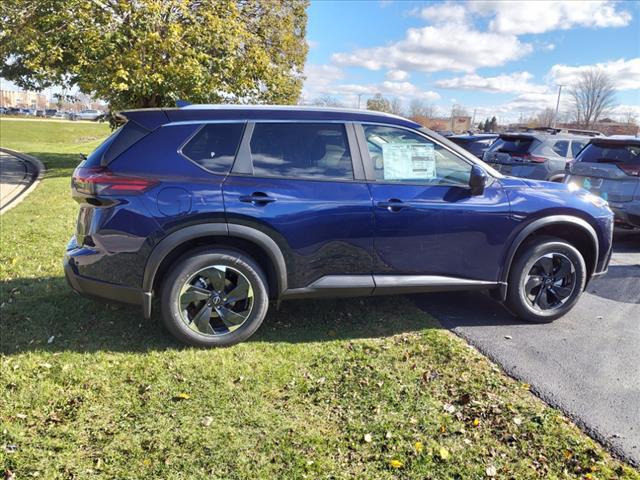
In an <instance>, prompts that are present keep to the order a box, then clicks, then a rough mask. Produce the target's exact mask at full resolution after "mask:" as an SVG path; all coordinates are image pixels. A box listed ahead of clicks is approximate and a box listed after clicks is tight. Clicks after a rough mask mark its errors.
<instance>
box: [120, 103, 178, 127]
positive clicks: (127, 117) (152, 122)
mask: <svg viewBox="0 0 640 480" xmlns="http://www.w3.org/2000/svg"><path fill="white" fill-rule="evenodd" d="M115 117H116V120H117V121H119V122H122V123H124V122H127V121H128V122H134V123H137V124H138V125H139V126H141V127H142V128H144V129H145V130H149V131H152V130H155V129H156V128H158V127H160V126H162V125H164V124H166V123H169V117H168V116H167V114H166V112H165V111H164V110H163V109H161V108H141V109H136V110H125V111H123V112H118V113H116V115H115Z"/></svg>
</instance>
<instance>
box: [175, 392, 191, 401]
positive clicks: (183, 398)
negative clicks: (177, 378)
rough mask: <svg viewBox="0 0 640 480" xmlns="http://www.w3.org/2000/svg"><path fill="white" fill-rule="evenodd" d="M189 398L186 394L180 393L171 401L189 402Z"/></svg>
mask: <svg viewBox="0 0 640 480" xmlns="http://www.w3.org/2000/svg"><path fill="white" fill-rule="evenodd" d="M190 398H191V395H189V394H188V393H184V392H180V393H179V394H177V395H176V396H175V397H173V399H174V400H176V401H180V400H189V399H190Z"/></svg>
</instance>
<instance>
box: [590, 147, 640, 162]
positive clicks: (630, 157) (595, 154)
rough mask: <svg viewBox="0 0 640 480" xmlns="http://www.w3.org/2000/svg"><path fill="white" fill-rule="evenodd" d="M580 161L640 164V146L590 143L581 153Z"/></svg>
mask: <svg viewBox="0 0 640 480" xmlns="http://www.w3.org/2000/svg"><path fill="white" fill-rule="evenodd" d="M578 161H579V162H589V163H629V164H640V145H624V144H619V143H618V144H613V143H609V144H606V143H604V144H594V143H590V144H589V145H587V146H586V147H585V148H584V150H582V151H581V152H580V155H579V156H578Z"/></svg>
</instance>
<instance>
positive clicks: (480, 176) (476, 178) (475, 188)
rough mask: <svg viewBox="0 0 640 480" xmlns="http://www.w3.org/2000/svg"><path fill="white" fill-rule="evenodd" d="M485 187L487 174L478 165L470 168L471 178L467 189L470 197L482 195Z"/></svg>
mask: <svg viewBox="0 0 640 480" xmlns="http://www.w3.org/2000/svg"><path fill="white" fill-rule="evenodd" d="M486 185H487V174H486V173H485V171H484V170H483V169H482V168H480V167H479V166H478V165H474V166H473V167H471V177H469V188H470V189H471V195H472V196H476V195H482V194H483V193H484V187H485V186H486Z"/></svg>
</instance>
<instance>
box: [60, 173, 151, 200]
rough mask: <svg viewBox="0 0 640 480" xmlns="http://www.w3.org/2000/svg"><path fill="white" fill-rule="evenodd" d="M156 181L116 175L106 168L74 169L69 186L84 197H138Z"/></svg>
mask: <svg viewBox="0 0 640 480" xmlns="http://www.w3.org/2000/svg"><path fill="white" fill-rule="evenodd" d="M157 184H158V181H157V180H153V179H149V178H142V177H124V176H121V175H116V174H114V173H113V172H111V171H110V170H108V169H106V168H100V167H98V168H80V167H79V168H76V170H75V172H73V177H72V178H71V186H72V188H74V189H75V190H76V191H77V192H78V193H82V194H85V195H138V194H140V193H142V192H145V191H146V190H149V189H150V188H151V187H153V186H154V185H157Z"/></svg>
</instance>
